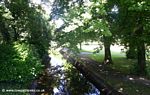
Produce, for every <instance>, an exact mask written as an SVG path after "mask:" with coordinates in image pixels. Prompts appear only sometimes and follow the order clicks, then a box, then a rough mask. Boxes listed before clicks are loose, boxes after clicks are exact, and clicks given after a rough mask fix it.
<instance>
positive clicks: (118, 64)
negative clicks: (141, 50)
mask: <svg viewBox="0 0 150 95" xmlns="http://www.w3.org/2000/svg"><path fill="white" fill-rule="evenodd" d="M89 57H90V58H91V59H93V60H95V61H97V62H99V63H102V62H103V59H104V54H103V53H99V54H91V55H89ZM112 60H113V63H114V64H111V65H108V66H109V67H111V68H112V69H115V70H117V71H120V72H123V73H125V74H129V73H130V68H131V66H133V64H134V63H135V62H136V60H130V59H126V57H125V54H123V53H119V52H112Z"/></svg>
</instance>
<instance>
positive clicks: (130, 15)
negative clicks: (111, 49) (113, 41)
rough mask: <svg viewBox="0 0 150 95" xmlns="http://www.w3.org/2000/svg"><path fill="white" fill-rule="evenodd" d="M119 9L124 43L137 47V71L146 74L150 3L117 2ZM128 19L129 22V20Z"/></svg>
mask: <svg viewBox="0 0 150 95" xmlns="http://www.w3.org/2000/svg"><path fill="white" fill-rule="evenodd" d="M116 5H117V6H118V8H119V14H118V15H119V18H118V22H119V27H120V29H119V30H121V31H122V32H120V34H121V36H122V38H121V39H122V41H123V43H124V44H125V45H127V46H128V45H131V46H133V45H134V46H135V48H136V50H137V60H138V64H137V69H138V73H139V74H145V68H146V61H145V60H146V59H145V44H146V43H149V41H148V38H147V36H146V35H149V30H147V28H146V27H147V26H149V25H147V24H148V23H149V16H148V14H150V12H149V11H150V10H149V6H148V1H147V0H144V1H136V0H133V1H123V0H120V1H117V3H116ZM127 19H128V20H127Z"/></svg>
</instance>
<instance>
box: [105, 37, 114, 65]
mask: <svg viewBox="0 0 150 95" xmlns="http://www.w3.org/2000/svg"><path fill="white" fill-rule="evenodd" d="M110 45H111V44H110V40H109V37H104V50H105V52H104V53H105V56H104V62H103V63H104V64H112V63H113V62H112V57H111V50H110Z"/></svg>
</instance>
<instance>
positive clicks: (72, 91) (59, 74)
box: [30, 58, 100, 95]
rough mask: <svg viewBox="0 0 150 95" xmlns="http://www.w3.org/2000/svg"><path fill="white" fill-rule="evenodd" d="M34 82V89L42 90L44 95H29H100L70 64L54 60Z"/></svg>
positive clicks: (33, 94) (35, 94) (36, 94)
mask: <svg viewBox="0 0 150 95" xmlns="http://www.w3.org/2000/svg"><path fill="white" fill-rule="evenodd" d="M34 82H36V85H37V86H35V85H33V86H35V87H34V88H35V89H44V90H45V92H44V93H31V94H30V95H100V92H99V91H98V89H96V88H95V87H94V86H93V85H92V84H91V83H90V82H88V80H86V78H85V77H84V76H83V75H82V74H81V73H80V72H79V71H78V70H77V69H76V68H75V67H74V66H72V65H71V64H70V63H65V64H63V62H62V61H60V60H57V59H56V58H52V59H51V66H50V68H47V69H46V70H45V71H44V74H43V75H42V76H40V77H39V79H38V80H36V81H34Z"/></svg>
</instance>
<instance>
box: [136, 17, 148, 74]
mask: <svg viewBox="0 0 150 95" xmlns="http://www.w3.org/2000/svg"><path fill="white" fill-rule="evenodd" d="M139 22H141V21H140V20H139ZM140 24H141V23H139V27H138V29H137V30H136V31H135V32H136V35H137V37H138V41H137V60H138V68H137V69H138V73H139V74H142V75H144V74H145V73H146V72H145V68H146V57H145V42H144V40H143V39H142V36H143V31H144V29H143V26H142V25H140Z"/></svg>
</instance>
